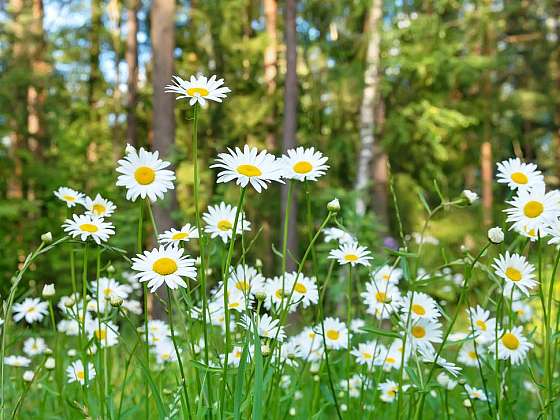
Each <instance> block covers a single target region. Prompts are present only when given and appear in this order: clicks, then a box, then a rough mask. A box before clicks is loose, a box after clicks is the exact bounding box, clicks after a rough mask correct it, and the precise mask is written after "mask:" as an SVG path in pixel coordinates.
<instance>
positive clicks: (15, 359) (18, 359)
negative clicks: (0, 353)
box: [4, 356, 31, 367]
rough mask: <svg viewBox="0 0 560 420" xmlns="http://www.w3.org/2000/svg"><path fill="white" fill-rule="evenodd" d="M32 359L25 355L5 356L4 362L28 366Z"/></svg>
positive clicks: (10, 364) (15, 365) (9, 364)
mask: <svg viewBox="0 0 560 420" xmlns="http://www.w3.org/2000/svg"><path fill="white" fill-rule="evenodd" d="M30 363H31V360H30V359H28V358H27V357H23V356H6V357H4V364H6V365H8V366H13V367H28V366H29V365H30Z"/></svg>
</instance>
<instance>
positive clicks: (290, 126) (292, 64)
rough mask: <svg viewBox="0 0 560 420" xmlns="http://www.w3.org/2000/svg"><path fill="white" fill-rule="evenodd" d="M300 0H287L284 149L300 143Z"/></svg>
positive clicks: (293, 244) (293, 239)
mask: <svg viewBox="0 0 560 420" xmlns="http://www.w3.org/2000/svg"><path fill="white" fill-rule="evenodd" d="M296 3H297V1H296V0H286V8H285V14H284V26H285V29H284V30H285V37H286V77H285V80H284V133H283V140H282V151H283V152H285V151H286V150H288V149H292V148H294V147H295V146H296V131H297V101H298V86H297V83H298V80H297V32H296V7H297V4H296ZM287 195H288V186H287V184H284V185H282V226H283V225H284V214H285V208H286V207H285V206H286V205H287ZM297 244H298V240H297V194H296V191H295V188H294V191H293V195H292V203H291V206H290V217H289V222H288V243H287V249H288V250H289V252H290V253H291V254H292V255H294V256H295V257H296V258H297ZM287 269H288V271H293V270H294V269H295V263H294V261H293V259H292V258H288V261H287Z"/></svg>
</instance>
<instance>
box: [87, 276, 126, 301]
mask: <svg viewBox="0 0 560 420" xmlns="http://www.w3.org/2000/svg"><path fill="white" fill-rule="evenodd" d="M91 288H92V291H93V292H94V295H95V294H96V293H97V295H99V298H100V299H99V300H100V301H101V300H110V299H111V298H112V297H113V296H117V297H120V298H121V299H126V298H128V295H129V294H130V293H132V287H130V286H129V285H128V284H120V283H119V282H118V281H116V280H115V279H111V278H108V277H100V278H99V280H96V281H94V282H92V283H91Z"/></svg>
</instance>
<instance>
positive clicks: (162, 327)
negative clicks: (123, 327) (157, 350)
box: [139, 319, 171, 345]
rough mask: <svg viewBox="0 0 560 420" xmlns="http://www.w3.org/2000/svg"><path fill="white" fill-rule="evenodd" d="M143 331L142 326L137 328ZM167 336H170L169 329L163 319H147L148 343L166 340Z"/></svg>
mask: <svg viewBox="0 0 560 420" xmlns="http://www.w3.org/2000/svg"><path fill="white" fill-rule="evenodd" d="M144 331H145V330H144V327H140V328H139V332H140V333H143V332H144ZM142 337H144V336H142ZM169 337H171V329H170V328H169V325H167V323H166V322H165V321H161V320H159V319H150V320H149V321H148V344H150V345H155V344H158V343H160V342H162V341H166V340H168V339H169Z"/></svg>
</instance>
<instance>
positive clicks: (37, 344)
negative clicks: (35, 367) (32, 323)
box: [23, 337, 48, 357]
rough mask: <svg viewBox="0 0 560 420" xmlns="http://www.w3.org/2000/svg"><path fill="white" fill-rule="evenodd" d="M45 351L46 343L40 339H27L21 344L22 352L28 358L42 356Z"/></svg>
mask: <svg viewBox="0 0 560 420" xmlns="http://www.w3.org/2000/svg"><path fill="white" fill-rule="evenodd" d="M47 349H48V347H47V343H45V340H44V339H43V338H41V337H37V338H35V337H29V338H28V339H27V340H25V341H24V342H23V352H24V353H25V354H27V355H28V356H29V357H33V356H37V355H39V354H43V353H45V352H46V351H47Z"/></svg>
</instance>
